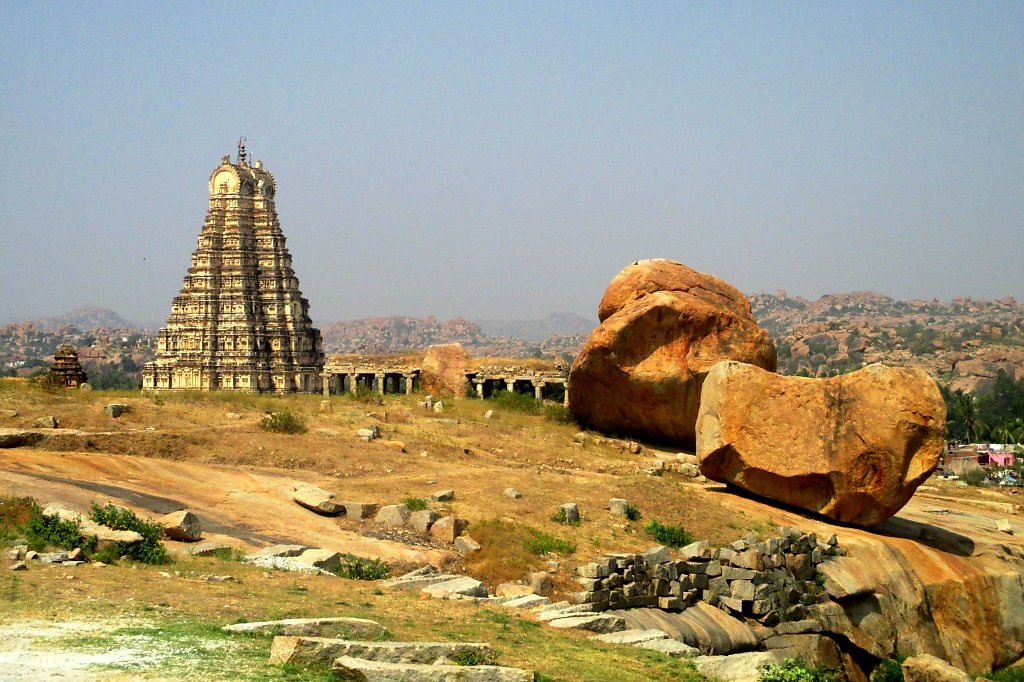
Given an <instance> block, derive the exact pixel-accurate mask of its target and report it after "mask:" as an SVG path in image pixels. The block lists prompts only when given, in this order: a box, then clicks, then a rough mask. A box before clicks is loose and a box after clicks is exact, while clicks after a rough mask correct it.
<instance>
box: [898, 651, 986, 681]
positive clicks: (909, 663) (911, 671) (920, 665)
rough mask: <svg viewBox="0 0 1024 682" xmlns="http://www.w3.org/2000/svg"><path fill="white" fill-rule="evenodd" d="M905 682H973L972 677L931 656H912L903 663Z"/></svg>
mask: <svg viewBox="0 0 1024 682" xmlns="http://www.w3.org/2000/svg"><path fill="white" fill-rule="evenodd" d="M900 667H901V668H902V669H903V679H904V682H971V676H970V675H968V674H967V673H965V672H964V671H963V670H960V669H959V668H954V667H953V666H951V665H950V664H949V663H946V662H945V661H944V660H942V659H941V658H937V657H935V656H932V655H930V654H920V655H918V656H911V657H910V658H908V659H906V660H905V661H903V664H902V665H901V666H900Z"/></svg>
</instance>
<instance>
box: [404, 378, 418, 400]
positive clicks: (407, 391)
mask: <svg viewBox="0 0 1024 682" xmlns="http://www.w3.org/2000/svg"><path fill="white" fill-rule="evenodd" d="M402 376H404V377H405V394H406V395H412V385H413V382H415V381H416V375H415V374H403V375H402Z"/></svg>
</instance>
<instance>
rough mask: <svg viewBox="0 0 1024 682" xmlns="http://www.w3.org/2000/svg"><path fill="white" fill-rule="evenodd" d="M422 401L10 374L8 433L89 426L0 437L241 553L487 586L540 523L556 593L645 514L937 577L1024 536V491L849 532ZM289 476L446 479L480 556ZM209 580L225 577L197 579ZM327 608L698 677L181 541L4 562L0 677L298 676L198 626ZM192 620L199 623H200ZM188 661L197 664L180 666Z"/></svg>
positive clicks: (516, 557)
mask: <svg viewBox="0 0 1024 682" xmlns="http://www.w3.org/2000/svg"><path fill="white" fill-rule="evenodd" d="M415 399H416V397H415V396H414V397H411V398H407V397H404V396H402V397H399V398H392V397H390V396H389V397H387V398H386V400H385V402H384V404H383V405H378V404H372V403H364V402H359V401H356V400H354V399H351V398H347V397H332V399H331V402H332V406H333V413H331V414H321V413H320V411H319V404H320V397H318V396H290V397H287V398H269V397H254V396H239V395H227V396H219V395H213V396H201V395H190V394H177V395H168V396H160V397H159V398H153V397H147V396H143V395H141V394H139V393H121V394H112V393H103V392H84V393H83V392H68V393H57V394H47V393H43V392H40V391H37V390H35V389H30V388H28V387H26V386H25V385H24V384H22V383H18V382H0V409H15V410H17V411H18V413H19V415H18V416H17V417H14V418H0V427H11V428H18V427H29V426H31V424H32V422H33V421H34V420H35V419H36V418H37V417H40V416H44V415H49V414H53V415H55V416H57V417H58V419H59V420H60V422H61V426H62V427H66V428H70V429H77V430H80V431H81V432H82V433H80V434H73V435H67V436H61V437H58V438H53V439H51V440H48V441H44V442H43V443H41V444H40V445H38V446H36V447H34V448H18V449H8V450H0V494H13V495H19V496H26V495H27V496H32V497H35V498H37V499H38V500H40V501H41V502H49V501H57V502H61V503H62V504H64V505H65V506H69V507H72V508H75V509H79V510H82V511H85V510H87V509H88V506H89V503H90V502H92V501H96V502H99V503H103V502H105V501H107V500H110V501H113V502H115V503H117V504H122V505H125V506H128V507H130V508H132V509H133V510H135V511H136V512H137V513H139V514H141V515H144V516H158V515H161V514H164V513H167V512H169V511H173V510H176V509H181V508H185V507H187V508H189V509H192V510H193V511H195V512H196V513H197V514H199V516H200V517H201V518H202V519H203V522H204V528H206V533H205V538H204V539H206V540H210V541H219V542H225V543H227V544H230V545H232V546H236V547H239V548H246V549H248V548H255V547H260V546H264V545H267V544H271V543H278V542H296V543H304V544H309V545H313V546H320V547H329V548H331V549H337V550H340V551H346V552H350V553H353V554H356V555H359V556H364V557H370V558H382V559H384V560H386V561H388V562H389V563H393V564H395V565H396V566H398V567H404V566H407V565H408V566H411V565H420V564H423V563H432V564H435V565H445V564H452V565H453V567H454V568H455V569H456V570H467V571H468V572H470V573H471V574H473V575H475V576H476V577H478V578H480V579H482V580H484V581H485V582H486V583H487V584H488V586H489V587H490V588H491V589H492V590H493V589H494V588H495V587H496V586H497V584H498V583H500V582H503V581H507V580H515V579H518V578H521V577H522V576H523V574H524V573H525V572H526V571H528V570H535V569H539V568H547V567H549V564H548V562H549V561H550V560H552V558H551V557H536V556H534V555H531V554H529V553H528V552H526V551H524V549H523V547H522V540H523V539H524V538H525V537H527V536H526V534H525V533H526V530H525V529H527V528H533V529H539V530H543V531H546V532H549V533H551V534H552V535H554V536H556V537H559V538H563V539H566V540H571V541H572V542H574V543H575V544H576V546H577V548H576V551H575V552H573V553H571V554H569V555H566V556H561V557H557V558H556V559H554V560H556V561H558V562H559V565H558V572H557V578H556V587H557V588H558V589H561V590H569V589H572V588H571V585H570V583H569V578H570V576H571V574H572V571H573V569H574V567H575V565H576V564H577V563H578V562H580V561H584V560H586V559H587V558H589V557H590V556H593V555H596V554H604V553H607V552H613V551H639V550H643V549H646V548H647V547H649V546H651V545H652V544H654V543H653V542H652V541H651V540H650V539H649V538H647V537H646V536H645V535H644V534H643V531H642V526H643V524H644V523H645V522H646V521H648V520H650V519H658V520H661V521H663V522H665V523H674V524H678V525H681V526H683V527H684V528H686V529H687V530H688V531H689V532H690V533H691V534H693V535H694V536H696V537H700V538H708V539H710V540H711V541H712V542H714V543H724V542H729V541H732V540H734V539H736V538H738V537H740V536H742V535H744V534H746V533H748V532H753V533H755V534H758V535H764V534H767V533H769V532H771V531H772V530H773V529H774V528H775V527H776V526H777V525H780V524H784V525H793V526H798V527H801V528H803V529H805V530H808V531H810V530H817V531H818V532H821V533H825V534H826V535H827V534H830V533H832V532H838V533H839V535H840V539H841V542H843V543H844V544H849V545H851V546H854V547H855V546H856V545H857V542H858V538H869V537H878V536H883V537H885V538H886V542H890V543H893V544H896V545H899V546H900V547H901V549H902V550H904V551H907V552H911V553H912V554H913V556H915V557H918V558H919V559H920V561H921V562H922V564H924V565H927V564H928V563H929V560H930V557H939V558H941V560H936V561H934V562H933V563H934V564H935V566H936V569H935V570H936V571H946V570H949V565H950V563H949V556H950V552H953V553H955V552H956V550H957V548H956V547H952V546H947V545H949V544H955V543H956V542H959V541H961V540H959V538H964V537H967V538H971V539H972V541H973V542H974V543H975V545H976V547H975V550H974V551H975V552H976V554H979V555H984V553H985V552H998V551H999V549H998V547H999V545H1000V543H1005V542H1016V543H1018V544H1019V541H1017V540H1016V538H1007V536H1005V534H1000V533H999V532H998V531H996V530H995V519H996V518H1010V519H1011V520H1013V522H1014V523H1015V524H1019V523H1020V518H1019V517H1018V516H1016V514H1015V511H1016V510H1017V508H1016V507H1015V506H1014V505H1015V503H1016V502H1019V498H1010V497H1007V496H1005V495H1002V494H1000V493H998V492H982V491H972V493H973V494H972V495H969V496H967V497H968V499H957V498H963V497H965V496H964V494H963V493H962V491H960V490H958V489H955V488H951V487H949V486H948V485H947V484H945V483H937V484H930V485H929V486H928V487H927V489H922V491H920V492H919V494H918V495H917V496H915V498H914V499H913V500H912V501H911V503H910V504H909V505H908V506H907V507H906V508H905V509H904V510H903V511H902V512H901V513H900V515H899V516H898V517H897V518H896V519H894V520H893V521H890V522H888V523H887V524H886V525H884V526H883V527H881V528H880V529H878V530H873V531H865V530H858V529H853V528H839V529H837V528H836V527H835V526H832V525H830V524H828V523H825V522H824V521H822V520H820V519H817V518H812V517H810V516H808V515H805V514H802V513H798V512H795V511H792V510H786V509H779V508H777V507H772V506H769V505H766V504H764V503H763V502H761V501H758V500H754V499H750V498H746V497H742V496H738V495H735V494H733V493H732V492H728V491H726V490H725V489H724V488H722V487H721V486H717V485H708V484H700V483H697V482H694V481H691V480H690V479H685V478H682V477H679V476H678V475H676V474H671V473H670V474H666V475H665V476H661V477H657V476H651V475H649V474H647V473H646V469H648V468H649V467H650V466H651V464H652V462H653V461H654V460H653V456H652V450H651V449H650V448H645V449H644V452H642V453H641V454H640V455H631V454H627V453H626V452H624V451H623V449H622V448H621V445H620V444H617V443H614V442H612V443H610V444H607V443H606V444H594V442H593V439H590V440H588V441H587V442H586V444H579V443H575V442H574V441H573V436H574V435H575V434H576V433H577V431H578V428H577V427H575V426H573V425H571V424H561V423H556V422H553V421H551V420H548V419H545V418H543V417H540V416H528V415H524V414H521V413H518V412H514V411H505V410H496V411H495V414H494V416H493V417H492V418H491V419H485V418H484V412H485V411H486V410H487V409H488V408H490V407H492V405H490V404H485V403H481V402H480V401H477V400H473V399H456V400H454V401H452V400H445V405H446V407H445V410H444V412H442V413H440V414H438V413H434V412H428V411H425V410H423V409H422V408H420V407H418V406H417V405H416V402H415ZM109 402H125V403H127V404H128V405H129V406H130V411H129V412H128V413H126V414H125V415H123V416H122V417H121V418H119V419H117V420H113V419H111V418H109V417H107V416H106V415H105V414H104V413H103V410H102V408H103V406H104V405H105V404H107V403H109ZM271 409H273V410H280V409H288V410H291V411H293V412H295V413H298V414H301V415H302V416H304V417H305V419H306V421H307V424H308V426H309V430H308V432H307V433H305V434H301V435H277V434H270V433H266V432H264V431H263V430H262V429H260V428H259V427H258V425H257V422H258V420H259V418H260V417H261V416H262V415H263V414H264V413H265V411H266V410H271ZM371 424H376V425H378V426H379V427H380V428H381V430H382V432H383V433H382V438H381V439H380V440H376V441H373V442H370V443H364V442H362V441H360V440H358V439H357V438H356V437H355V431H356V429H358V428H361V427H364V426H368V425H371ZM297 481H307V482H311V483H314V484H316V485H319V486H321V487H324V488H327V489H329V490H331V491H333V492H336V493H337V494H338V497H339V498H341V499H343V500H355V501H373V502H379V503H381V504H388V503H396V502H400V501H401V500H403V499H404V498H407V497H419V498H428V497H429V496H430V494H431V493H432V492H434V491H436V490H439V489H445V488H451V489H454V490H455V494H456V497H455V500H454V501H452V502H447V503H432V504H431V508H434V509H437V510H439V511H450V512H452V513H455V514H456V515H458V516H460V517H463V518H466V519H468V520H469V521H470V527H469V532H470V534H471V535H473V536H474V537H476V539H478V540H479V541H481V543H482V544H483V549H482V550H481V552H479V553H478V554H477V555H476V556H474V557H472V558H470V559H467V560H462V559H461V558H460V557H458V556H457V555H455V554H454V553H453V552H451V551H450V550H449V549H448V548H445V547H442V546H438V545H431V544H430V543H429V542H427V541H426V540H424V539H413V540H412V542H413V543H414V544H409V542H397V541H394V540H389V539H376V538H372V537H367V536H365V535H363V533H365V532H367V531H372V530H374V527H373V524H372V522H363V523H361V524H360V523H358V522H355V521H352V520H348V519H344V518H342V519H336V518H329V517H322V516H318V515H316V514H313V513H311V512H309V511H307V510H304V509H302V508H301V507H299V506H298V505H296V504H294V503H293V502H291V500H290V495H289V493H290V492H291V486H292V484H293V483H294V482H297ZM507 487H515V488H517V489H519V490H520V491H521V492H522V494H523V497H522V499H519V500H513V499H510V498H509V497H506V496H505V495H503V494H502V491H503V490H504V489H505V488H507ZM612 497H623V498H626V499H627V500H629V501H630V502H631V503H633V504H635V505H636V506H637V507H638V508H639V509H640V511H641V512H642V514H643V518H642V519H641V520H640V521H639V522H635V523H630V522H627V521H625V520H624V519H622V518H618V517H612V516H611V515H610V514H609V513H608V511H607V505H608V500H609V499H610V498H612ZM569 501H573V502H578V503H579V504H580V508H581V510H582V513H583V517H584V521H583V524H582V525H581V526H579V527H577V528H567V527H564V526H560V525H558V524H556V523H555V522H553V521H552V520H551V518H550V517H551V515H552V514H553V513H554V512H555V511H557V508H558V505H559V504H560V503H562V502H569ZM986 505H988V506H986ZM938 525H941V527H942V528H941V529H939V528H936V526H938ZM933 528H934V529H935V531H934V532H923V531H922V529H925V530H926V531H927V529H933ZM944 529H945V530H944ZM1022 530H1024V529H1022ZM922 537H925V538H927V540H926V541H922V540H921V538H922ZM168 544H174V543H168ZM179 553H180V551H179ZM209 574H229V575H231V576H232V577H233V578H234V580H231V581H227V582H208V581H206V580H203V579H201V576H203V575H209ZM323 615H353V616H359V617H370V618H375V619H377V620H380V621H381V622H382V623H384V624H385V625H386V626H387V627H388V629H389V631H390V632H391V634H392V635H393V636H394V637H396V638H399V639H404V638H408V639H421V640H422V639H441V640H451V639H462V640H467V639H473V640H479V641H489V642H491V643H492V644H494V645H495V647H496V649H497V651H498V653H499V662H501V663H502V664H506V665H517V666H520V667H525V668H529V669H536V670H540V671H542V672H544V673H545V674H547V675H551V676H552V677H554V679H558V680H592V679H607V678H603V677H602V676H603V675H605V674H607V671H609V670H614V671H616V673H615V674H616V675H617V677H616V679H623V680H631V679H636V680H644V679H652V680H653V679H677V678H678V677H679V676H680V675H682V676H692V673H690V672H688V671H686V670H685V667H684V666H683V665H682V664H679V663H677V662H675V661H671V660H669V659H666V658H665V657H660V656H657V655H654V654H649V653H643V652H639V651H638V650H635V649H630V648H628V647H612V646H607V645H596V644H593V643H591V642H590V641H588V640H587V639H586V638H584V637H583V636H582V635H576V634H565V633H556V632H553V631H551V630H550V629H549V628H543V627H537V626H535V625H534V624H533V623H532V622H531V621H530V620H529V619H528V618H523V617H520V616H518V615H512V616H509V615H507V614H505V613H504V612H499V611H496V610H495V609H494V608H493V607H492V608H487V607H480V606H476V605H472V604H465V603H453V602H443V603H442V602H436V601H424V600H421V599H419V598H418V595H408V594H402V593H391V592H386V591H381V590H379V589H378V587H377V585H376V584H375V583H372V582H363V581H350V580H341V579H337V578H330V577H324V576H304V575H295V574H285V573H280V572H264V571H261V570H259V569H256V568H255V567H251V566H248V565H244V564H239V563H236V562H231V561H222V560H218V559H213V558H203V559H200V558H192V557H187V556H182V557H179V558H178V560H177V561H176V562H175V563H173V564H171V565H169V566H164V567H149V566H130V565H125V564H122V565H118V566H111V567H106V568H96V567H93V566H88V565H87V566H82V567H77V568H74V569H68V568H61V567H40V566H37V565H33V566H32V567H31V569H30V570H29V571H26V572H18V573H11V572H6V573H5V574H3V579H2V580H0V679H3V678H4V675H6V674H8V672H9V671H13V670H17V671H18V674H17V677H18V679H61V678H62V676H66V677H67V678H68V679H70V678H71V677H76V678H78V679H82V678H83V676H84V677H86V678H88V679H129V678H138V677H139V676H143V677H145V678H147V679H161V678H162V677H161V676H164V675H166V676H167V677H166V678H167V679H189V678H200V677H202V678H205V679H304V678H300V677H286V676H285V677H277V676H279V675H283V674H284V673H282V672H281V671H275V670H273V669H271V668H269V667H268V666H266V665H265V664H264V663H263V662H262V661H265V658H266V653H267V651H268V650H269V642H268V641H266V642H265V641H253V640H252V639H251V638H245V639H243V640H241V641H240V640H229V639H224V638H219V637H218V636H217V635H216V634H215V632H214V630H209V631H205V630H203V629H202V627H203V626H202V625H201V624H203V623H206V624H210V627H213V626H218V625H222V624H226V623H231V622H236V621H239V620H265V619H270V618H280V617H305V616H323ZM197 624H199V625H197ZM147 627H148V628H149V630H147V629H146V628H147ZM133 628H134V629H133ZM140 628H141V629H140ZM189 628H199V632H198V634H197V633H196V632H192V630H189ZM95 630H98V631H100V632H101V633H105V634H104V635H103V636H101V637H97V638H94V641H93V640H89V638H88V637H87V636H86V635H88V634H89V633H90V632H92V631H95ZM69 632H70V633H73V634H72V635H71V636H69V635H68V633H69ZM118 633H120V634H118ZM147 638H148V639H147ZM90 641H91V644H90ZM160 652H163V654H161V653H160ZM161 656H163V658H161ZM185 660H192V661H195V662H196V664H195V666H194V667H193V668H189V667H187V666H185V667H182V665H181V661H185ZM147 661H148V663H147ZM203 661H209V662H208V664H204V663H203ZM225 661H228V662H234V663H231V665H236V666H237V667H236V668H231V667H230V665H229V664H228V663H225ZM97 664H99V665H100V667H97ZM225 666H227V667H225ZM601 671H604V672H601Z"/></svg>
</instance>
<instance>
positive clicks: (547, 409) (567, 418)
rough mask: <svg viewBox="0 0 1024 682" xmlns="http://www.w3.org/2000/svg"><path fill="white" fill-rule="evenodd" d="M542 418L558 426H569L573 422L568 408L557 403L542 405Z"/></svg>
mask: <svg viewBox="0 0 1024 682" xmlns="http://www.w3.org/2000/svg"><path fill="white" fill-rule="evenodd" d="M544 418H545V419H549V420H551V421H553V422H557V423H559V424H571V423H572V422H573V421H574V420H573V418H572V413H571V412H569V408H568V407H566V406H565V405H560V404H558V403H550V404H546V405H544Z"/></svg>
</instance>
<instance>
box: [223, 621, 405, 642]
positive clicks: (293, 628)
mask: <svg viewBox="0 0 1024 682" xmlns="http://www.w3.org/2000/svg"><path fill="white" fill-rule="evenodd" d="M221 629H222V630H224V631H225V632H234V633H257V634H266V635H295V636H298V635H306V636H311V637H332V636H334V637H348V638H357V639H359V638H363V639H375V638H378V637H383V636H384V635H385V634H386V633H387V630H386V629H385V628H384V626H383V625H381V624H380V623H378V622H377V621H375V620H368V619H366V618H345V617H330V618H285V619H284V620H266V621H258V622H254V623H235V624H234V625H225V626H224V627H223V628H221Z"/></svg>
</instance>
